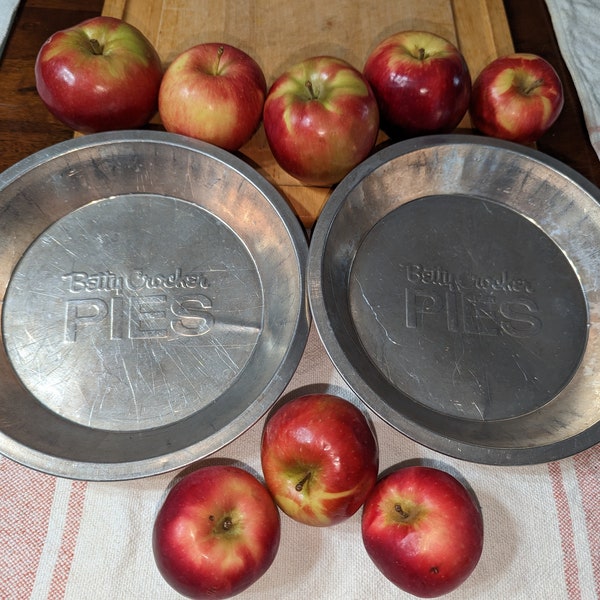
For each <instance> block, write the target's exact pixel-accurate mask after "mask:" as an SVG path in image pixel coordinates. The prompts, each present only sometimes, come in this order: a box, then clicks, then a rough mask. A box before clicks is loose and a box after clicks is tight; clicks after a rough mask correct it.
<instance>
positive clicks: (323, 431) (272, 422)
mask: <svg viewBox="0 0 600 600" xmlns="http://www.w3.org/2000/svg"><path fill="white" fill-rule="evenodd" d="M261 463H262V469H263V473H264V477H265V483H266V484H267V487H268V488H269V490H270V491H271V494H272V495H273V497H274V498H275V501H276V502H277V504H278V505H279V507H280V508H281V509H282V510H283V512H285V513H286V514H287V515H288V516H290V517H291V518H292V519H294V520H296V521H298V522H300V523H305V524H307V525H314V526H328V525H335V524H337V523H339V522H341V521H343V520H345V519H347V518H349V517H350V516H352V515H353V514H354V513H355V512H356V511H357V510H358V509H359V508H360V507H361V506H362V504H363V502H364V501H365V498H366V497H367V495H368V493H369V492H370V491H371V489H372V488H373V485H374V484H375V481H376V480H377V474H378V468H379V450H378V445H377V438H376V436H375V433H374V431H373V429H372V428H371V425H370V423H369V421H368V420H367V418H366V416H365V415H364V414H363V412H362V411H361V410H360V409H359V408H358V407H357V406H355V405H354V404H352V403H351V402H349V401H348V400H345V399H343V398H340V397H338V396H334V395H331V394H317V393H315V394H306V395H303V396H299V397H297V398H294V399H292V400H290V401H288V402H286V403H284V404H282V405H281V406H280V407H277V408H276V409H275V411H274V412H273V413H272V414H271V415H270V416H269V418H268V419H267V422H266V423H265V427H264V430H263V435H262V441H261Z"/></svg>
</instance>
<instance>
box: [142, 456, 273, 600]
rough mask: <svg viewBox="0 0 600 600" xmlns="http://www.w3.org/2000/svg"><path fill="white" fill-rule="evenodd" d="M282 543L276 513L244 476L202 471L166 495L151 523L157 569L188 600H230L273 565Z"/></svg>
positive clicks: (232, 470)
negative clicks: (152, 524)
mask: <svg viewBox="0 0 600 600" xmlns="http://www.w3.org/2000/svg"><path fill="white" fill-rule="evenodd" d="M279 540H280V519H279V511H278V509H277V506H276V505H275V503H274V501H273V498H272V497H271V495H270V494H269V492H268V490H267V488H266V487H265V486H264V485H263V484H262V483H261V482H260V481H259V480H258V479H256V477H254V475H252V474H251V473H249V472H248V471H246V470H244V469H242V468H239V467H235V466H228V465H216V466H206V467H201V468H199V469H198V470H196V471H194V472H192V473H190V474H189V475H187V476H185V477H184V478H183V479H181V480H180V481H179V482H178V483H177V484H176V485H175V486H174V487H173V489H172V490H171V491H170V492H169V494H168V496H167V498H166V499H165V501H164V503H163V505H162V507H161V509H160V511H159V513H158V515H157V517H156V521H155V523H154V531H153V551H154V558H155V560H156V565H157V567H158V570H159V571H160V573H161V574H162V576H163V577H164V579H165V580H166V581H167V583H169V584H170V585H171V586H172V587H173V588H174V589H175V590H177V591H178V592H179V593H180V594H183V595H184V596H188V597H190V598H199V599H204V598H207V599H208V598H210V599H219V598H230V597H231V596H234V595H236V594H239V593H240V592H242V591H243V590H245V589H246V588H248V587H249V586H250V585H251V584H253V583H254V582H255V581H256V580H257V579H259V578H260V577H261V576H262V575H264V573H265V572H266V571H267V569H268V568H269V567H270V566H271V564H272V562H273V560H274V559H275V556H276V554H277V550H278V548H279Z"/></svg>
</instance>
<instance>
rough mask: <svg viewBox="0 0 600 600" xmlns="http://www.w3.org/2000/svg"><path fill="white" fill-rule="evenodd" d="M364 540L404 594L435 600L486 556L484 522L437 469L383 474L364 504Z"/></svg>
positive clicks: (462, 490) (468, 498) (475, 507)
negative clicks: (484, 551)
mask: <svg viewBox="0 0 600 600" xmlns="http://www.w3.org/2000/svg"><path fill="white" fill-rule="evenodd" d="M362 538H363V542H364V545H365V549H366V551H367V554H368V555H369V556H370V557H371V559H372V560H373V562H374V563H375V565H376V566H377V568H378V569H379V570H380V571H381V572H382V573H383V574H384V575H385V576H386V577H387V578H388V579H389V580H390V581H391V582H393V583H394V584H395V585H397V586H398V587H399V588H401V589H402V590H404V591H406V592H408V593H410V594H413V595H414V596H418V597H421V598H434V597H437V596H441V595H443V594H447V593H449V592H451V591H452V590H454V589H456V588H457V587H458V586H459V585H461V584H462V583H464V581H465V580H466V579H467V578H468V577H469V576H470V575H471V573H472V572H473V570H474V569H475V567H476V566H477V564H478V562H479V559H480V557H481V553H482V550H483V517H482V514H481V511H480V509H479V506H478V505H477V503H476V501H475V499H474V498H473V496H472V495H471V493H470V492H469V491H468V490H467V489H466V488H465V487H464V485H463V484H462V483H460V482H459V481H458V479H456V478H455V477H453V476H452V475H450V474H449V473H447V472H446V471H443V470H441V469H436V468H433V467H425V466H411V467H398V468H396V469H392V470H391V471H390V472H388V473H387V474H384V475H383V476H382V477H381V478H380V479H379V481H378V482H377V484H376V485H375V487H374V488H373V491H372V492H371V494H370V495H369V497H368V498H367V500H366V501H365V504H364V507H363V514H362Z"/></svg>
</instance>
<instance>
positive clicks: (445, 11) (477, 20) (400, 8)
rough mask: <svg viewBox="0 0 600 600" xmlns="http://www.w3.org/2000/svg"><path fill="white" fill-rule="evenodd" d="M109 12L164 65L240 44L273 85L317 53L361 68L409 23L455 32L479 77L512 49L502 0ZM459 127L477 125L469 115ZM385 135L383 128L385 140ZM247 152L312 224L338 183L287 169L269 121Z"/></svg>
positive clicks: (201, 3)
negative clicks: (209, 46) (139, 34)
mask: <svg viewBox="0 0 600 600" xmlns="http://www.w3.org/2000/svg"><path fill="white" fill-rule="evenodd" d="M103 14H106V15H110V16H113V17H118V18H123V19H125V20H127V21H129V22H130V23H132V24H133V25H135V26H136V27H138V28H139V29H140V30H141V31H143V32H144V33H145V34H146V36H147V37H148V38H149V39H150V40H151V41H152V42H153V43H154V45H155V47H156V49H157V51H158V53H159V54H160V56H161V57H162V59H163V61H164V62H165V65H168V64H169V63H170V62H171V61H172V60H173V58H175V56H177V55H178V54H179V53H180V52H182V51H183V50H185V49H187V48H189V47H191V46H193V45H195V44H199V43H202V42H209V41H211V42H215V41H217V42H225V43H229V44H232V45H235V46H237V47H239V48H241V49H242V50H244V51H246V52H247V53H248V54H250V55H251V56H252V57H254V58H255V59H256V60H257V61H258V63H259V64H260V65H261V67H262V69H263V71H264V72H265V76H266V78H267V83H268V84H269V85H270V84H271V83H272V82H273V81H274V80H275V78H276V77H277V76H278V75H280V74H281V73H282V72H283V71H285V69H286V68H288V67H290V66H292V65H293V64H295V63H296V62H298V61H300V60H302V59H305V58H308V57H310V56H316V55H333V56H337V57H340V58H343V59H345V60H347V61H348V62H350V63H351V64H352V65H354V66H355V67H357V68H358V69H362V67H363V65H364V62H365V60H366V58H367V56H368V54H369V52H370V51H371V50H372V49H373V48H374V46H375V45H376V44H377V43H378V42H379V41H381V40H382V39H384V38H385V37H387V36H389V35H391V34H392V33H394V32H396V31H402V30H406V29H422V30H425V31H432V32H434V33H437V34H439V35H441V36H443V37H445V38H447V39H449V40H451V41H452V42H453V43H455V44H456V45H457V46H458V47H459V48H460V49H461V51H462V52H463V54H464V56H465V60H466V61H467V64H468V65H469V68H470V70H471V75H472V77H475V76H476V75H477V74H478V73H479V71H480V70H481V69H482V68H483V67H484V66H485V65H486V64H487V63H488V62H490V61H491V60H493V59H494V58H496V57H497V56H499V55H501V54H507V53H509V52H511V51H512V50H513V45H512V40H511V35H510V29H509V26H508V22H507V20H506V15H505V13H504V7H503V4H502V1H501V0H483V1H480V2H473V1H472V0H428V1H427V2H414V1H412V0H363V1H362V2H359V3H357V2H354V0H337V1H336V2H329V3H328V2H322V0H303V1H302V2H281V1H280V0H255V1H254V2H239V1H236V0H224V1H221V2H214V1H211V0H153V1H152V2H149V1H148V0H105V3H104V8H103ZM155 122H158V121H157V120H155ZM459 127H460V129H461V130H468V129H469V128H470V123H469V119H468V116H467V117H465V119H463V121H462V123H461V125H460V126H459ZM385 139H386V138H385V136H384V135H383V134H382V135H381V136H380V138H379V143H383V142H384V141H385ZM240 153H241V154H242V155H243V156H244V157H246V158H247V159H248V160H249V161H250V162H251V163H252V164H253V165H254V166H256V167H257V169H258V171H259V172H261V173H262V175H264V176H265V177H266V178H267V179H268V180H269V181H270V182H271V183H273V184H274V185H275V186H277V187H278V188H279V189H280V191H281V192H282V193H283V195H284V196H285V197H286V198H287V199H288V201H289V202H290V204H291V205H292V207H293V208H294V210H295V211H296V213H297V214H298V216H299V217H300V219H301V220H302V222H303V223H304V225H305V226H307V227H310V226H312V224H313V223H314V221H315V219H316V218H317V216H318V214H319V212H320V210H321V208H322V206H323V204H324V202H325V201H326V200H327V197H328V196H329V194H330V192H331V189H330V188H319V187H307V186H304V185H302V184H300V183H299V182H298V181H297V180H295V179H294V178H292V177H291V176H289V175H288V174H287V173H285V172H284V171H283V170H282V169H281V168H280V167H279V165H278V164H277V163H276V161H275V159H274V158H273V155H272V154H271V151H270V150H269V147H268V144H267V141H266V137H265V135H264V130H263V129H262V127H261V128H260V129H259V130H258V132H257V133H256V135H255V136H254V137H253V138H252V139H251V140H250V142H248V143H247V144H246V145H245V146H244V147H243V148H242V149H241V150H240Z"/></svg>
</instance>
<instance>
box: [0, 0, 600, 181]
mask: <svg viewBox="0 0 600 600" xmlns="http://www.w3.org/2000/svg"><path fill="white" fill-rule="evenodd" d="M504 5H505V10H506V13H507V16H508V20H509V23H510V28H511V33H512V36H513V42H514V46H515V49H516V50H517V51H527V52H534V53H537V54H540V55H541V56H543V57H545V58H546V59H548V60H549V61H550V62H551V63H552V64H553V65H554V66H555V67H556V68H557V70H558V72H559V74H560V76H561V78H562V81H563V82H564V84H565V94H566V99H565V106H564V109H563V112H562V114H561V116H560V118H559V119H558V121H557V122H556V123H555V125H554V126H553V127H552V129H551V130H550V131H549V132H548V133H547V134H546V135H545V136H544V137H543V138H542V139H541V140H539V142H538V148H539V149H540V150H542V151H543V152H546V153H548V154H550V155H551V156H554V157H555V158H558V159H559V160H562V161H563V162H565V163H566V164H568V165H569V166H571V167H573V168H574V169H576V170H577V171H579V172H580V173H581V174H583V175H584V176H585V177H587V178H588V179H590V180H591V181H593V182H594V183H595V184H596V185H599V186H600V162H599V161H598V157H597V155H596V154H595V152H594V150H593V148H592V146H591V144H590V142H589V138H588V134H587V130H586V129H585V123H584V120H583V115H582V111H581V105H580V103H579V100H578V98H577V93H576V92H575V89H574V87H573V83H572V81H571V77H570V75H569V73H568V71H567V69H566V67H565V65H564V63H563V61H562V57H561V55H560V52H559V49H558V45H557V42H556V38H555V36H554V33H553V30H552V24H551V21H550V17H549V15H548V12H547V9H546V5H545V3H544V0H529V1H528V2H522V0H504ZM102 7H103V0H86V1H85V2H83V0H51V1H50V0H45V1H40V0H23V2H22V3H21V6H20V8H19V11H18V14H17V17H16V21H15V24H14V27H13V30H12V34H11V36H10V38H9V40H8V43H7V46H6V49H5V53H4V56H3V58H2V60H1V62H0V147H1V151H0V171H2V170H4V169H6V168H8V167H9V166H11V165H13V164H14V163H16V162H17V161H19V160H21V159H22V158H25V157H26V156H28V155H30V154H31V153H33V152H35V151H37V150H41V149H43V148H45V147H47V146H50V145H51V144H54V143H57V142H59V141H62V140H65V139H68V138H70V137H71V136H72V135H73V132H72V131H71V130H70V129H68V128H67V127H65V126H63V125H62V124H60V123H59V122H58V121H57V120H56V119H54V118H53V117H52V116H51V115H50V114H49V113H48V111H47V110H46V108H45V107H44V106H43V105H42V103H41V101H40V99H39V97H38V95H37V92H36V89H35V79H34V73H33V65H34V61H35V57H36V54H37V52H38V50H39V47H40V46H41V44H42V43H43V42H44V40H45V39H47V38H48V37H49V36H50V35H51V34H52V33H53V32H55V31H57V30H59V29H63V28H65V27H68V26H70V25H74V24H76V23H78V22H80V21H82V20H83V19H85V18H89V17H92V16H94V15H97V14H100V12H101V11H102Z"/></svg>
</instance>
